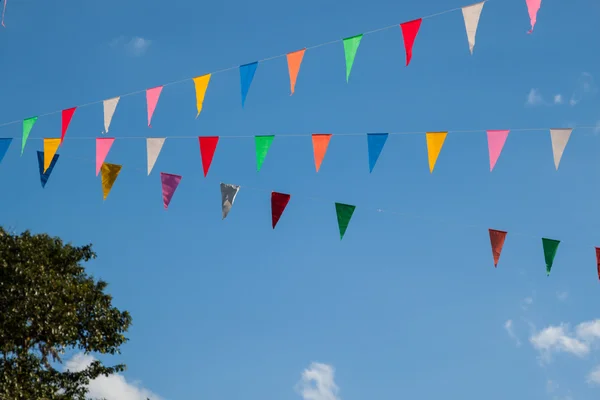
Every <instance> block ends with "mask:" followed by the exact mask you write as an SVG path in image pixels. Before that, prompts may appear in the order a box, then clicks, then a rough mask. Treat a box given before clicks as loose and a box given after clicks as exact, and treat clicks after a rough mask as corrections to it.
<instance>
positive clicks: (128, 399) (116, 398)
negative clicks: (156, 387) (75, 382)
mask: <svg viewBox="0 0 600 400" xmlns="http://www.w3.org/2000/svg"><path fill="white" fill-rule="evenodd" d="M94 360H95V359H94V357H92V356H91V355H89V354H83V353H78V354H76V355H75V356H73V358H71V359H70V360H69V361H67V362H66V363H65V370H70V371H73V372H76V371H81V370H83V369H85V368H86V367H87V366H88V365H90V364H91V363H92V362H93V361H94ZM88 388H89V392H88V398H92V399H96V398H98V399H101V398H104V399H106V400H146V398H149V399H151V400H160V397H159V396H157V395H156V394H154V393H152V392H151V391H150V390H148V389H145V388H143V387H141V386H140V385H139V382H132V383H129V382H127V380H126V379H125V377H124V376H123V375H120V374H113V375H110V376H100V377H98V378H96V379H94V380H93V381H91V382H90V384H89V385H88Z"/></svg>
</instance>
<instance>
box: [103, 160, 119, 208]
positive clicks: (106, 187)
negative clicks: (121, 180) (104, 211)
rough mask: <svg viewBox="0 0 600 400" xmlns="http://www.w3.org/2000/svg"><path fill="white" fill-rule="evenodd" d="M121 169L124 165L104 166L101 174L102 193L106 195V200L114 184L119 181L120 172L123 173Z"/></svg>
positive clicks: (106, 164) (105, 164) (104, 164)
mask: <svg viewBox="0 0 600 400" xmlns="http://www.w3.org/2000/svg"><path fill="white" fill-rule="evenodd" d="M121 167H122V165H117V164H109V163H103V164H102V168H101V169H100V174H101V176H102V193H103V194H104V200H106V197H107V196H108V194H109V193H110V189H112V186H113V184H114V183H115V181H116V180H117V176H119V172H121Z"/></svg>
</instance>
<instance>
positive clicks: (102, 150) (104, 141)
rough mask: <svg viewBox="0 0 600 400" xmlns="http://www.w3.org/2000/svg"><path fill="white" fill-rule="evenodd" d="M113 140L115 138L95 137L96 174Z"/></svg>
mask: <svg viewBox="0 0 600 400" xmlns="http://www.w3.org/2000/svg"><path fill="white" fill-rule="evenodd" d="M114 142H115V138H96V176H98V174H99V173H100V169H101V168H102V164H104V160H106V156H107V155H108V152H109V151H110V148H111V147H112V145H113V143H114ZM110 165H114V164H110Z"/></svg>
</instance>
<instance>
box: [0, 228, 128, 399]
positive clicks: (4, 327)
mask: <svg viewBox="0 0 600 400" xmlns="http://www.w3.org/2000/svg"><path fill="white" fill-rule="evenodd" d="M95 257H96V254H95V253H94V252H93V251H92V246H91V245H86V246H81V247H75V246H72V245H71V244H63V242H62V240H61V239H60V238H58V237H50V236H48V235H46V234H36V235H32V234H31V233H30V232H28V231H26V232H23V233H21V234H14V233H10V232H7V231H6V230H5V229H4V228H1V227H0V352H1V355H0V399H2V400H13V399H15V400H17V399H18V400H20V399H24V400H25V399H26V400H37V399H40V400H41V399H47V400H83V399H85V396H86V393H87V389H86V385H87V384H88V383H89V382H90V380H92V379H95V378H96V377H98V376H100V375H105V376H108V375H111V374H114V373H117V372H121V371H123V370H124V369H125V365H123V364H119V365H115V366H112V367H106V366H104V365H103V364H102V363H101V362H100V361H95V362H93V363H92V364H91V365H90V366H88V367H87V368H86V369H84V370H82V371H78V372H71V371H62V368H61V370H58V369H56V368H55V367H54V366H58V367H60V364H61V363H62V360H61V356H62V355H64V354H65V352H66V351H68V350H78V351H83V352H84V353H92V352H98V353H102V354H117V353H119V348H120V346H121V345H122V344H123V343H125V342H126V341H127V338H126V337H125V336H124V335H123V334H124V333H125V332H126V331H127V329H128V328H129V325H130V324H131V316H130V315H129V313H128V312H127V311H120V310H118V309H117V308H116V307H113V306H112V304H111V301H112V298H111V296H110V295H108V294H106V293H104V290H105V289H106V286H107V284H106V282H103V281H101V280H99V281H96V280H94V278H93V277H92V276H90V275H88V274H86V272H85V270H84V268H83V266H82V265H81V264H82V263H83V262H86V261H88V260H90V259H93V258H95Z"/></svg>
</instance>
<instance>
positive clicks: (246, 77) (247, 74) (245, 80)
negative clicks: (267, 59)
mask: <svg viewBox="0 0 600 400" xmlns="http://www.w3.org/2000/svg"><path fill="white" fill-rule="evenodd" d="M257 67H258V61H255V62H253V63H250V64H244V65H240V83H241V85H242V107H244V103H245V102H246V96H248V90H250V84H252V79H254V73H255V72H256V68H257Z"/></svg>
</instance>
